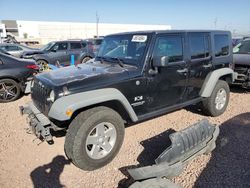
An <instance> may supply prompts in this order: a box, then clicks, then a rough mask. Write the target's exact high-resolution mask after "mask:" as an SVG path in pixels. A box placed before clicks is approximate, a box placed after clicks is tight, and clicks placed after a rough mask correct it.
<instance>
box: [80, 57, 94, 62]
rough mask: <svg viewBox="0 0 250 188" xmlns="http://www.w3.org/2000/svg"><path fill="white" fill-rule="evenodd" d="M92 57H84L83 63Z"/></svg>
mask: <svg viewBox="0 0 250 188" xmlns="http://www.w3.org/2000/svg"><path fill="white" fill-rule="evenodd" d="M90 59H92V58H91V57H84V58H83V59H82V60H81V63H86V62H87V61H88V60H90Z"/></svg>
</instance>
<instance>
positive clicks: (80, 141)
mask: <svg viewBox="0 0 250 188" xmlns="http://www.w3.org/2000/svg"><path fill="white" fill-rule="evenodd" d="M103 122H109V123H111V124H112V125H113V126H114V128H115V130H116V140H115V143H114V145H113V147H112V149H111V151H110V152H109V153H108V154H106V156H104V157H103V158H100V159H93V158H91V157H90V156H89V154H88V153H87V145H86V143H87V138H88V136H89V134H90V133H91V132H92V131H93V129H94V128H95V127H96V126H98V125H99V124H100V123H103ZM123 139H124V122H123V119H122V118H121V116H120V115H119V114H118V113H117V112H115V111H114V110H112V109H110V108H107V107H104V106H100V107H95V108H92V109H89V110H86V111H84V112H81V113H80V114H78V115H77V116H76V117H75V119H73V121H72V122H71V124H70V125H69V129H68V131H67V134H66V139H65V145H64V148H65V153H66V155H67V157H68V158H69V159H70V160H72V162H73V163H74V164H75V165H76V166H77V167H78V168H80V169H83V170H87V171H91V170H95V169H98V168H101V167H103V166H105V165H106V164H108V163H109V162H111V161H112V159H113V158H114V157H115V156H116V155H117V153H118V152H119V150H120V148H121V146H122V143H123Z"/></svg>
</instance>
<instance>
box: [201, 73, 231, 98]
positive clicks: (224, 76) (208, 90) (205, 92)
mask: <svg viewBox="0 0 250 188" xmlns="http://www.w3.org/2000/svg"><path fill="white" fill-rule="evenodd" d="M218 80H224V81H226V82H228V83H233V82H234V71H233V70H232V69H230V68H221V69H217V70H214V71H212V72H210V73H209V74H208V75H207V77H206V79H205V81H204V83H203V85H202V88H201V91H200V96H201V97H210V96H211V94H212V92H213V89H214V87H215V85H216V83H217V81H218Z"/></svg>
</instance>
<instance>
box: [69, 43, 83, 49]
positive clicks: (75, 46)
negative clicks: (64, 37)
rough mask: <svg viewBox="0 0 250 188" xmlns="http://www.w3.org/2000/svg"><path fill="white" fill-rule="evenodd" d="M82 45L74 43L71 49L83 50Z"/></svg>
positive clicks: (71, 44)
mask: <svg viewBox="0 0 250 188" xmlns="http://www.w3.org/2000/svg"><path fill="white" fill-rule="evenodd" d="M81 47H82V46H81V43H79V42H74V43H70V49H72V50H74V49H81Z"/></svg>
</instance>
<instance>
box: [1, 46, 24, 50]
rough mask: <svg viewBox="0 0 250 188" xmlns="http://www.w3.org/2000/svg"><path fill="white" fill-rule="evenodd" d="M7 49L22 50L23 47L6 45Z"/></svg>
mask: <svg viewBox="0 0 250 188" xmlns="http://www.w3.org/2000/svg"><path fill="white" fill-rule="evenodd" d="M5 49H6V50H7V51H20V50H22V49H21V48H19V47H18V46H6V47H5Z"/></svg>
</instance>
